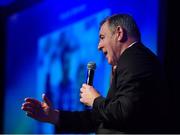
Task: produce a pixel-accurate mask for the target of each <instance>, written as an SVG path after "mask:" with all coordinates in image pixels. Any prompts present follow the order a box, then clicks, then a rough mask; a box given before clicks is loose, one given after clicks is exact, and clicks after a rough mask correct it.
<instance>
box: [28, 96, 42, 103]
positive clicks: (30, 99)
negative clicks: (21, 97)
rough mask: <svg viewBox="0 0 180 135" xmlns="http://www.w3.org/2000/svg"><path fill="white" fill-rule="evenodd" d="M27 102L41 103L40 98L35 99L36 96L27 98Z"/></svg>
mask: <svg viewBox="0 0 180 135" xmlns="http://www.w3.org/2000/svg"><path fill="white" fill-rule="evenodd" d="M25 102H30V103H33V104H41V102H39V101H38V100H36V99H34V98H30V97H28V98H25Z"/></svg>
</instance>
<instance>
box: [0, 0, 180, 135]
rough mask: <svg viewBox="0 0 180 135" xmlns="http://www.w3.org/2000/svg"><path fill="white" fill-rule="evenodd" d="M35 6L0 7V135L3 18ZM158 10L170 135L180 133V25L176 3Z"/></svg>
mask: <svg viewBox="0 0 180 135" xmlns="http://www.w3.org/2000/svg"><path fill="white" fill-rule="evenodd" d="M36 3H38V1H36ZM36 3H35V2H34V3H33V2H32V1H31V2H27V1H26V3H23V2H21V4H20V3H19V2H18V1H15V2H14V3H12V4H10V5H8V6H6V7H0V107H1V111H0V133H3V105H4V103H3V101H4V99H3V97H4V91H3V90H4V83H5V76H4V71H5V68H4V65H5V64H4V63H5V45H6V17H8V16H9V15H11V14H12V13H14V12H17V11H20V10H23V9H24V8H28V7H29V6H31V5H33V4H36ZM159 6H160V8H159V10H160V11H159V13H160V14H159V18H160V21H159V32H158V56H159V58H160V59H161V61H162V63H163V64H164V67H165V72H166V75H167V81H168V87H169V88H170V97H171V98H170V101H171V105H170V112H171V113H170V117H169V123H170V124H169V128H170V132H171V133H180V115H179V114H180V79H179V77H180V60H179V59H180V52H179V47H178V44H179V43H178V38H179V37H178V36H179V34H178V32H179V24H180V23H179V11H178V10H179V7H178V1H170V0H169V1H168V0H167V1H165V0H162V1H160V4H159ZM12 115H13V114H12Z"/></svg>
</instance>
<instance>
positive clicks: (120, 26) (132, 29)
mask: <svg viewBox="0 0 180 135" xmlns="http://www.w3.org/2000/svg"><path fill="white" fill-rule="evenodd" d="M99 38H100V40H99V45H98V49H99V50H101V51H102V52H103V53H104V55H105V57H106V58H107V60H108V63H109V64H111V65H112V79H111V86H110V89H109V92H108V95H107V97H106V98H104V97H102V96H101V95H100V94H99V93H98V92H97V90H96V89H95V88H94V87H93V86H89V85H87V84H83V85H82V88H81V89H80V91H81V93H80V96H81V98H80V102H82V103H83V104H85V105H87V106H90V107H92V109H91V110H87V111H83V112H67V111H61V110H54V109H53V108H52V107H51V103H50V101H49V100H48V98H47V97H46V96H45V95H43V99H44V102H39V101H37V100H36V99H32V98H26V100H25V103H24V104H23V105H22V109H23V110H24V111H27V115H28V116H30V117H32V118H35V119H37V120H40V121H43V122H50V123H53V124H55V125H56V126H57V128H58V129H59V130H58V131H59V132H61V133H70V132H72V133H76V132H77V133H88V132H96V133H160V132H161V133H162V132H164V131H165V129H164V126H165V124H164V123H165V122H166V119H164V118H166V112H167V110H168V103H167V102H166V101H167V99H166V98H167V97H166V94H167V93H166V90H165V88H163V85H162V83H163V79H164V77H163V72H162V70H161V65H160V63H159V61H158V60H157V58H156V56H155V55H154V54H153V53H152V52H151V51H150V50H149V49H148V48H146V47H145V46H144V45H143V44H142V43H141V37H140V32H139V29H138V27H137V25H136V22H135V21H134V19H133V18H132V17H131V16H129V15H127V14H117V15H113V16H110V17H108V18H106V19H105V20H104V21H102V23H101V27H100V32H99Z"/></svg>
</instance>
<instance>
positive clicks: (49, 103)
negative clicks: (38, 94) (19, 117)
mask: <svg viewBox="0 0 180 135" xmlns="http://www.w3.org/2000/svg"><path fill="white" fill-rule="evenodd" d="M42 99H43V101H44V102H45V103H46V104H47V105H48V106H50V107H51V106H52V103H51V101H50V100H49V99H48V97H47V96H46V95H45V94H42Z"/></svg>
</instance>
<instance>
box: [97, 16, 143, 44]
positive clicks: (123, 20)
mask: <svg viewBox="0 0 180 135" xmlns="http://www.w3.org/2000/svg"><path fill="white" fill-rule="evenodd" d="M105 22H108V24H109V28H110V30H111V32H114V31H115V28H116V27H117V26H121V27H122V28H123V29H124V30H125V31H126V32H127V35H129V36H132V37H134V38H136V39H138V40H140V39H141V34H140V31H139V28H138V26H137V24H136V22H135V20H134V18H133V17H132V16H130V15H128V14H114V15H112V16H109V17H106V18H105V19H104V20H103V21H102V22H101V23H100V27H101V26H102V25H103V24H104V23H105Z"/></svg>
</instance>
